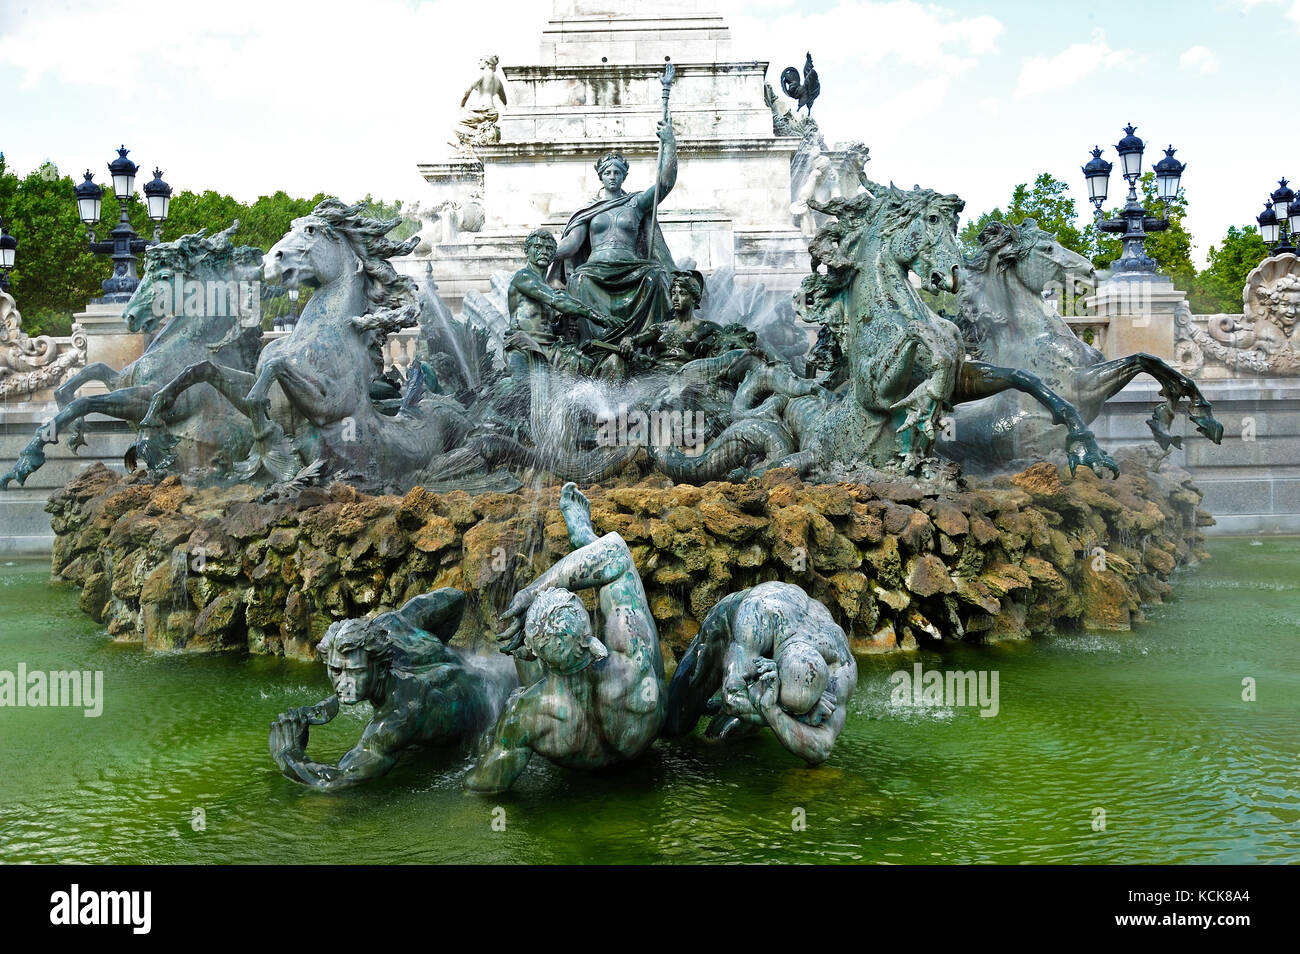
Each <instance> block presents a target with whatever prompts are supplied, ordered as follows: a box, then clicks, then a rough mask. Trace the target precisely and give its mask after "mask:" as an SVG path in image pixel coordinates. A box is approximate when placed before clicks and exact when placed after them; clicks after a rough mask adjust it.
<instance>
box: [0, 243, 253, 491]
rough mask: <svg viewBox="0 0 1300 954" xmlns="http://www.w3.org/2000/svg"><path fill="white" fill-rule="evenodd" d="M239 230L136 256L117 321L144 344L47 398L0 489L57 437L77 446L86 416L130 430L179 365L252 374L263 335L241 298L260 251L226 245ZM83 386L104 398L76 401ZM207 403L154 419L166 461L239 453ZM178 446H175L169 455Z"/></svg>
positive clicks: (234, 427)
mask: <svg viewBox="0 0 1300 954" xmlns="http://www.w3.org/2000/svg"><path fill="white" fill-rule="evenodd" d="M238 228H239V223H238V222H235V223H234V225H232V226H231V227H230V228H228V229H226V230H225V231H224V232H218V233H217V234H216V235H213V236H212V237H211V238H209V237H207V230H206V229H205V230H203V231H200V232H197V233H195V234H193V235H186V236H183V237H181V238H179V239H177V240H176V241H174V242H165V243H162V244H159V245H154V246H152V247H151V248H149V249H148V250H147V251H146V252H145V256H144V273H143V275H142V276H141V279H140V284H139V286H138V287H137V288H136V290H135V293H134V294H133V295H132V296H131V300H130V301H129V302H127V304H126V306H125V308H124V309H123V316H124V317H125V318H126V325H127V328H128V329H129V330H131V331H133V332H138V333H142V334H152V335H153V336H154V337H153V340H152V341H151V342H150V344H149V346H148V348H146V349H145V352H144V354H142V355H141V356H140V357H139V358H137V359H136V360H135V361H132V362H131V363H130V364H128V365H126V367H124V368H122V369H121V370H120V371H115V370H114V369H113V368H111V367H109V366H108V365H106V364H104V363H102V362H98V363H95V364H92V365H88V366H87V367H85V368H83V369H81V370H80V371H79V372H77V373H76V374H74V375H73V376H72V377H70V378H69V379H68V380H67V381H66V382H64V383H63V384H62V385H60V386H59V387H58V388H57V389H56V390H55V392H54V397H55V401H56V402H57V403H58V406H59V411H58V413H57V414H56V415H55V416H54V417H53V418H52V419H51V420H50V421H48V422H47V423H46V424H44V425H42V426H41V428H40V429H39V430H38V431H37V433H36V436H35V437H33V438H32V441H31V443H29V444H28V445H27V447H25V448H24V449H23V451H22V453H21V454H20V455H19V457H18V461H17V462H16V463H15V464H14V466H13V469H12V470H10V471H9V472H8V473H6V474H5V475H4V476H3V477H0V489H5V488H6V487H7V486H8V485H9V483H10V481H16V482H17V483H18V484H19V485H22V484H23V483H24V482H25V481H26V479H27V478H28V477H29V476H31V474H32V473H33V472H35V471H36V470H37V469H38V468H40V467H41V465H42V464H44V463H45V452H44V449H43V448H44V445H45V444H53V443H56V442H57V441H58V440H59V439H60V437H66V439H67V445H68V447H69V448H70V449H73V450H75V449H76V448H78V447H81V446H84V445H85V443H86V441H85V437H84V436H83V434H82V425H83V422H84V419H85V417H86V415H88V414H104V415H107V416H108V417H115V418H118V419H119V420H123V421H127V422H128V423H130V424H133V425H137V426H138V425H139V424H140V422H141V420H142V419H143V418H144V417H145V415H146V413H147V412H148V410H149V407H150V401H151V400H152V399H153V398H154V396H155V395H156V394H157V393H158V391H159V390H160V389H161V388H162V387H163V385H165V384H166V383H167V382H168V381H170V380H171V378H172V376H173V375H174V374H175V372H176V368H178V367H185V366H186V365H189V364H193V363H194V362H197V361H203V360H209V359H210V360H214V361H217V362H220V363H221V364H223V365H225V366H228V367H231V368H236V369H242V370H243V371H244V372H245V373H247V372H248V371H250V370H251V369H252V368H253V366H254V364H255V363H256V361H257V351H258V348H259V347H261V336H262V329H261V326H260V324H259V323H258V322H257V320H256V317H257V309H256V307H255V302H254V303H250V302H249V301H248V300H247V299H248V296H249V294H250V289H251V290H252V294H256V285H255V284H254V283H255V282H256V281H257V279H258V278H259V275H260V270H261V264H262V250H261V249H259V248H254V247H252V246H250V245H243V246H236V245H234V244H233V243H232V242H231V239H230V237H231V235H233V234H234V232H235V230H236V229H238ZM187 289H188V291H187ZM195 289H198V293H197V294H195V293H194V290H195ZM178 306H179V307H178ZM91 381H99V382H102V383H103V384H105V385H107V387H108V388H109V392H108V393H107V394H93V395H86V396H82V397H77V396H76V393H77V390H78V389H79V388H81V387H82V386H83V385H85V384H87V383H88V382H91ZM215 397H216V395H215V394H214V393H213V391H212V389H211V388H209V387H206V386H205V387H203V388H200V389H196V390H195V391H193V392H190V393H188V394H186V395H185V396H184V397H183V398H182V399H181V400H179V401H177V402H176V403H175V404H174V405H172V406H171V407H169V408H168V409H167V412H166V413H165V414H164V415H162V417H161V418H160V423H161V424H163V425H164V426H165V427H166V429H167V431H168V436H167V438H166V439H165V440H164V441H163V446H164V447H165V456H166V457H168V458H169V459H170V458H172V457H173V456H174V453H175V452H179V453H180V455H181V456H182V457H183V458H184V459H186V460H188V461H190V462H192V463H200V462H201V463H204V464H206V463H209V462H210V461H212V460H214V459H216V458H218V457H225V458H227V459H230V460H238V459H239V458H240V457H242V456H243V455H244V454H246V453H247V452H248V444H249V437H248V433H247V426H246V424H245V423H244V422H243V419H242V418H241V417H239V415H237V414H236V413H235V412H234V411H233V410H232V409H230V408H227V407H224V406H222V403H221V402H220V401H217V400H214V398H215ZM178 443H183V446H182V447H180V448H177V447H176V445H177V444H178ZM160 453H163V451H160Z"/></svg>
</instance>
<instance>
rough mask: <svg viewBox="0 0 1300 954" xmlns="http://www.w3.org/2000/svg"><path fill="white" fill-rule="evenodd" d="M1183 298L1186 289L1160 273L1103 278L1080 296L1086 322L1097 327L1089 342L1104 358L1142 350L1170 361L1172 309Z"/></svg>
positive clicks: (1172, 338) (1117, 356) (1171, 351)
mask: <svg viewBox="0 0 1300 954" xmlns="http://www.w3.org/2000/svg"><path fill="white" fill-rule="evenodd" d="M1186 301H1187V293H1186V292H1183V291H1180V290H1178V289H1177V288H1175V287H1174V285H1173V282H1172V281H1170V280H1169V279H1168V278H1165V277H1164V276H1161V275H1154V276H1151V277H1150V278H1145V279H1138V278H1123V279H1114V280H1110V281H1106V282H1103V283H1102V284H1101V285H1099V286H1098V287H1097V291H1096V293H1095V294H1093V295H1090V296H1088V297H1087V298H1085V299H1084V305H1085V307H1086V308H1087V310H1088V314H1089V316H1090V318H1089V319H1088V321H1087V324H1088V326H1089V327H1092V328H1094V330H1100V334H1099V336H1098V337H1097V338H1095V339H1094V341H1093V344H1094V345H1095V346H1096V347H1097V348H1099V349H1101V351H1102V353H1103V354H1105V355H1106V357H1107V358H1119V357H1123V356H1124V355H1128V354H1134V353H1137V352H1145V353H1147V354H1153V355H1155V356H1156V357H1157V358H1163V359H1164V360H1166V361H1169V362H1172V361H1173V360H1174V340H1175V322H1174V313H1175V312H1176V311H1177V310H1178V308H1179V306H1180V305H1181V306H1184V307H1185V304H1184V303H1185V302H1186ZM1072 324H1074V323H1072Z"/></svg>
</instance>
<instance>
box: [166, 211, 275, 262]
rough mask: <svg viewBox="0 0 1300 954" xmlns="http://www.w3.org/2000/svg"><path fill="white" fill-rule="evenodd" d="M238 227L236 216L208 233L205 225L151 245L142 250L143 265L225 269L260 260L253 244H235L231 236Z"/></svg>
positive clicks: (259, 254) (260, 253)
mask: <svg viewBox="0 0 1300 954" xmlns="http://www.w3.org/2000/svg"><path fill="white" fill-rule="evenodd" d="M238 229H239V219H235V221H234V222H233V223H232V224H231V226H230V227H229V228H227V229H224V230H222V231H220V232H218V233H217V234H216V235H213V236H211V237H209V236H208V230H207V229H206V228H204V229H199V230H198V231H197V232H193V233H191V234H189V235H182V236H181V237H180V238H178V239H176V240H175V241H173V242H160V243H159V244H157V245H151V246H149V248H147V249H146V250H145V253H144V267H145V269H146V271H147V270H149V269H151V268H172V269H175V270H176V271H179V272H192V271H195V270H197V269H198V268H200V267H202V268H207V269H211V270H212V271H227V270H230V269H232V268H234V267H236V266H243V267H253V266H257V265H260V264H261V262H262V250H261V249H260V248H256V247H254V246H252V245H235V243H234V242H232V241H231V236H232V235H234V234H235V232H236V231H238Z"/></svg>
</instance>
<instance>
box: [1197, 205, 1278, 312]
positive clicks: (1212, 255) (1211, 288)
mask: <svg viewBox="0 0 1300 954" xmlns="http://www.w3.org/2000/svg"><path fill="white" fill-rule="evenodd" d="M1267 257H1268V246H1267V245H1265V244H1264V239H1263V238H1261V237H1260V234H1259V231H1258V230H1257V229H1256V228H1255V226H1253V225H1248V226H1246V227H1245V228H1243V229H1239V228H1237V227H1236V226H1235V225H1234V226H1230V227H1229V228H1228V234H1227V235H1225V236H1224V237H1223V241H1222V242H1221V243H1219V245H1217V246H1215V245H1211V246H1210V250H1209V252H1208V253H1207V255H1206V258H1207V263H1206V266H1205V269H1204V270H1203V271H1201V272H1200V273H1199V274H1198V275H1197V276H1196V278H1195V279H1194V280H1193V282H1192V286H1191V289H1190V291H1189V294H1188V296H1187V297H1188V300H1189V304H1190V305H1191V307H1192V311H1193V312H1194V313H1195V314H1198V315H1217V314H1234V315H1239V314H1241V290H1242V288H1244V287H1245V285H1246V276H1247V275H1249V274H1250V272H1251V269H1253V268H1254V267H1255V266H1257V265H1258V264H1259V263H1260V262H1262V261H1263V260H1264V259H1265V258H1267Z"/></svg>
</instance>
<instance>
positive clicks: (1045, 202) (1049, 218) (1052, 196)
mask: <svg viewBox="0 0 1300 954" xmlns="http://www.w3.org/2000/svg"><path fill="white" fill-rule="evenodd" d="M1069 192H1070V187H1069V185H1067V184H1066V183H1064V182H1062V181H1061V180H1060V179H1057V178H1056V177H1054V176H1053V175H1052V174H1051V173H1050V172H1044V173H1041V174H1040V175H1039V176H1038V178H1036V179H1035V180H1034V183H1033V185H1029V184H1028V183H1024V182H1022V183H1020V184H1019V185H1018V186H1016V187H1015V188H1014V189H1013V190H1012V191H1011V202H1010V203H1009V204H1008V205H1007V209H1006V211H1005V212H1003V211H1002V209H1001V208H995V209H993V210H992V211H991V212H985V213H983V214H982V215H980V216H978V217H977V218H975V219H972V220H970V221H968V222H967V223H966V225H965V226H964V227H963V228H962V230H961V232H960V233H959V237H960V238H961V240H962V243H963V244H964V245H965V246H966V249H967V251H968V252H975V251H977V250H978V249H979V233H980V232H981V231H983V230H984V227H985V226H986V225H988V224H989V223H990V222H994V221H996V222H1009V223H1011V224H1012V225H1019V224H1020V223H1022V222H1024V221H1025V220H1026V219H1033V220H1034V221H1036V222H1037V223H1038V227H1039V228H1041V229H1043V230H1044V231H1045V232H1051V233H1052V234H1053V235H1055V236H1056V239H1057V241H1058V242H1060V243H1061V244H1062V245H1063V246H1065V247H1066V248H1068V249H1070V250H1071V251H1073V252H1078V253H1079V254H1080V255H1085V256H1087V257H1089V258H1091V257H1092V256H1093V254H1095V253H1096V251H1097V232H1096V229H1095V228H1093V226H1092V224H1091V223H1088V224H1086V225H1084V227H1083V228H1079V226H1078V225H1077V222H1078V219H1079V211H1078V208H1077V206H1076V205H1075V201H1074V199H1073V198H1072V197H1071V196H1070V194H1069Z"/></svg>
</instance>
